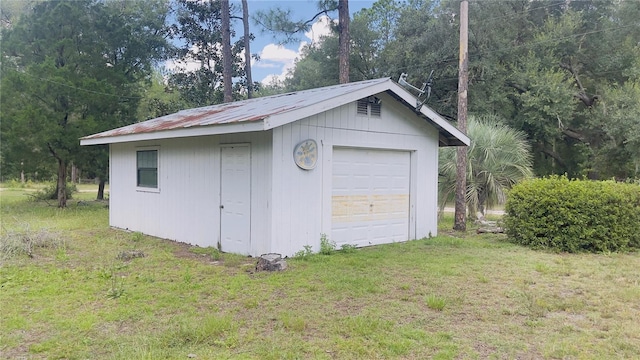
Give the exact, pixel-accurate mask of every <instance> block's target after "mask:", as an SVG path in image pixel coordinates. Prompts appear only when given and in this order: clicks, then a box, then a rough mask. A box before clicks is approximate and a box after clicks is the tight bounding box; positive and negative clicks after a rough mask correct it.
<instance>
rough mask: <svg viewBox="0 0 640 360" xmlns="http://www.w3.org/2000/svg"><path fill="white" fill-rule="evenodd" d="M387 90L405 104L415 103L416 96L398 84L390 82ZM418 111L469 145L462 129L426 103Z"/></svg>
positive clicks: (469, 141) (468, 140)
mask: <svg viewBox="0 0 640 360" xmlns="http://www.w3.org/2000/svg"><path fill="white" fill-rule="evenodd" d="M389 90H390V91H392V92H393V93H394V94H395V95H396V96H398V97H400V98H401V99H402V100H403V101H404V102H406V103H407V104H415V103H416V97H415V96H413V95H412V94H411V93H410V92H408V91H407V90H405V89H404V88H402V87H401V86H400V85H397V84H395V83H391V88H390V89H389ZM414 111H415V108H414ZM420 113H421V114H422V115H424V116H425V117H427V118H428V119H429V120H430V121H432V122H433V123H434V124H436V125H437V126H439V127H440V128H442V129H443V130H445V131H446V132H448V133H450V134H451V135H453V136H454V137H456V138H457V139H458V140H460V141H461V142H462V143H464V144H465V145H466V146H469V144H471V140H470V139H469V137H468V136H467V135H465V134H464V133H463V132H462V131H460V130H458V129H457V128H456V127H455V126H453V125H451V124H450V123H449V122H448V121H447V120H445V119H443V118H442V116H440V115H439V114H438V113H437V112H435V111H433V110H432V109H431V108H429V107H428V106H426V105H424V106H422V107H421V108H420Z"/></svg>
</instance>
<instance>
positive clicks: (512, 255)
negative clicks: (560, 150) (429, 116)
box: [0, 189, 640, 359]
mask: <svg viewBox="0 0 640 360" xmlns="http://www.w3.org/2000/svg"><path fill="white" fill-rule="evenodd" d="M94 197H95V193H91V192H83V193H80V194H76V197H75V198H77V199H82V200H85V201H83V202H81V203H80V204H78V202H77V201H76V200H70V201H69V207H68V209H66V210H58V209H56V208H54V207H51V206H48V205H46V204H44V203H33V202H27V201H26V196H25V195H24V191H23V190H12V189H10V190H3V191H1V192H0V202H1V211H0V216H1V234H2V242H3V243H2V244H0V245H2V249H3V251H2V252H1V253H0V261H1V263H0V358H3V359H45V358H47V359H61V358H64V359H166V358H170V359H173V358H176V359H186V358H188V356H189V357H193V356H195V357H196V358H197V359H212V358H215V359H225V358H231V359H358V358H360V359H376V358H391V359H424V358H435V359H460V358H463V359H485V358H496V359H503V358H507V359H515V358H519V359H537V358H551V359H553V358H573V359H612V358H640V254H638V253H633V254H598V255H593V254H580V255H569V254H554V253H547V252H540V251H531V250H528V249H526V248H522V247H519V246H516V245H513V244H510V243H507V242H505V241H504V238H503V237H502V236H501V235H481V236H480V235H475V234H474V233H473V232H469V233H467V234H466V235H461V234H456V233H450V232H449V231H446V229H447V228H450V226H451V218H445V221H444V222H443V224H444V225H443V227H444V229H443V230H441V232H440V233H441V235H440V236H439V237H436V238H432V239H424V240H417V241H411V242H407V243H401V244H392V245H386V246H377V247H371V248H364V249H358V250H353V251H349V252H335V253H333V254H331V255H313V256H310V257H307V258H303V259H288V264H289V269H288V270H287V271H285V272H279V273H254V272H253V271H252V269H253V266H254V265H255V261H254V259H250V258H244V257H240V256H235V255H229V254H220V253H218V252H217V251H215V250H212V249H202V248H193V247H189V246H186V245H184V244H179V243H174V242H171V241H166V240H160V239H157V238H152V237H148V236H143V235H141V234H139V233H127V232H124V231H118V230H113V229H110V228H109V227H108V210H107V208H106V206H105V204H104V203H100V202H94V201H87V200H90V199H92V198H94ZM318 236H319V235H318ZM25 238H29V239H30V244H31V256H28V255H27V254H26V253H18V252H17V250H15V251H14V250H11V249H13V248H12V246H13V247H15V246H14V245H15V244H14V242H15V241H18V242H20V241H22V240H23V239H25ZM12 244H14V245H12ZM16 246H17V245H16ZM133 250H136V251H140V252H142V253H144V255H145V256H144V257H135V258H131V259H121V258H119V255H120V254H121V253H122V252H126V251H133ZM10 254H12V255H11V256H9V255H10ZM131 254H135V253H133V252H132V253H131Z"/></svg>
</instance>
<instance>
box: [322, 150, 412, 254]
mask: <svg viewBox="0 0 640 360" xmlns="http://www.w3.org/2000/svg"><path fill="white" fill-rule="evenodd" d="M333 158H334V161H333V164H334V165H333V167H332V170H333V185H332V188H333V191H332V237H333V241H335V242H336V243H337V244H338V245H340V244H345V243H349V244H353V245H356V246H366V245H373V244H382V243H388V242H393V241H405V240H407V239H408V236H409V189H410V170H411V166H410V164H411V162H410V159H411V157H410V153H409V152H402V151H392V150H371V149H366V150H365V149H334V155H333Z"/></svg>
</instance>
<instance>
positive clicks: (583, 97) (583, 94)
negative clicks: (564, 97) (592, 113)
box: [559, 62, 600, 107]
mask: <svg viewBox="0 0 640 360" xmlns="http://www.w3.org/2000/svg"><path fill="white" fill-rule="evenodd" d="M559 66H560V68H562V69H565V70H567V71H568V72H569V73H570V74H571V76H573V79H574V80H575V81H576V84H577V85H578V88H579V89H580V91H579V92H578V93H577V94H575V95H574V96H575V97H576V98H578V99H579V100H580V101H582V103H583V104H585V105H586V106H587V107H591V106H593V104H594V103H595V102H596V100H598V99H599V98H600V97H599V96H598V95H594V96H589V95H587V91H586V90H585V88H584V86H582V81H580V78H579V77H578V71H577V70H576V69H575V68H574V67H573V65H571V64H565V63H563V62H560V63H559Z"/></svg>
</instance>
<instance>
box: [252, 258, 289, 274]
mask: <svg viewBox="0 0 640 360" xmlns="http://www.w3.org/2000/svg"><path fill="white" fill-rule="evenodd" d="M286 269H287V262H286V261H285V260H284V259H283V258H282V255H280V254H263V255H260V257H259V258H258V263H257V264H256V271H282V270H286Z"/></svg>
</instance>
